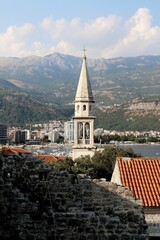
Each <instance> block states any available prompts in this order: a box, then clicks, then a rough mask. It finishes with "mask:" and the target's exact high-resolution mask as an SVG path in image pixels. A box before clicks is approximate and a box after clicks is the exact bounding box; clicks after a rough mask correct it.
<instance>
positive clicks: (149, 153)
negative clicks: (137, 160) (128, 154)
mask: <svg viewBox="0 0 160 240" xmlns="http://www.w3.org/2000/svg"><path fill="white" fill-rule="evenodd" d="M120 147H122V148H132V149H133V151H134V152H135V153H137V154H141V155H142V156H143V157H160V144H129V145H123V144H122V145H120Z"/></svg>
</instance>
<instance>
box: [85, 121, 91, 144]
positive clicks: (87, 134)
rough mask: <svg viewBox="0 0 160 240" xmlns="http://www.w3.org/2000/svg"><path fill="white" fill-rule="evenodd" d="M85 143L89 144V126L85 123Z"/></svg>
mask: <svg viewBox="0 0 160 240" xmlns="http://www.w3.org/2000/svg"><path fill="white" fill-rule="evenodd" d="M85 143H86V144H90V124H89V123H88V122H86V123H85Z"/></svg>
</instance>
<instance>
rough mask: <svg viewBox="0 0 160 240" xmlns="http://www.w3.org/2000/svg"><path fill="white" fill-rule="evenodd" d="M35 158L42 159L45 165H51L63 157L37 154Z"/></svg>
mask: <svg viewBox="0 0 160 240" xmlns="http://www.w3.org/2000/svg"><path fill="white" fill-rule="evenodd" d="M35 157H36V158H43V159H44V161H45V162H46V163H52V162H55V161H57V160H63V159H64V157H63V156H54V155H48V154H38V155H36V156H35Z"/></svg>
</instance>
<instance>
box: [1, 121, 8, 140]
mask: <svg viewBox="0 0 160 240" xmlns="http://www.w3.org/2000/svg"><path fill="white" fill-rule="evenodd" d="M7 141H8V137H7V125H5V124H0V144H6V143H7Z"/></svg>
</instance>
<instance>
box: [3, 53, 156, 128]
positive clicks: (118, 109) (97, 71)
mask: <svg viewBox="0 0 160 240" xmlns="http://www.w3.org/2000/svg"><path fill="white" fill-rule="evenodd" d="M81 63H82V58H80V57H75V56H70V55H64V54H60V53H53V54H51V55H47V56H44V57H38V56H29V57H24V58H15V57H9V58H4V57H1V58H0V122H1V123H4V122H5V123H7V124H13V125H14V124H17V125H18V124H25V123H30V122H37V121H38V122H40V121H46V120H51V119H64V120H67V119H70V118H71V117H72V116H73V114H74V106H73V102H74V97H75V92H76V88H77V84H78V80H79V74H80V70H81ZM87 66H88V72H89V77H90V81H91V85H92V90H93V96H94V99H95V113H94V114H95V116H96V117H97V120H96V122H95V124H96V127H103V128H107V129H108V128H109V129H116V130H136V129H138V130H151V129H152V130H157V129H158V128H159V115H160V109H159V96H160V94H159V92H160V56H137V57H126V58H123V57H119V58H114V59H89V58H88V59H87ZM148 106H150V107H148ZM149 108H151V109H150V110H149ZM144 120H145V123H146V124H143V122H144ZM141 123H142V124H141ZM147 123H148V124H147ZM151 123H152V124H151Z"/></svg>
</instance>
